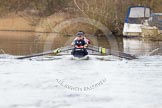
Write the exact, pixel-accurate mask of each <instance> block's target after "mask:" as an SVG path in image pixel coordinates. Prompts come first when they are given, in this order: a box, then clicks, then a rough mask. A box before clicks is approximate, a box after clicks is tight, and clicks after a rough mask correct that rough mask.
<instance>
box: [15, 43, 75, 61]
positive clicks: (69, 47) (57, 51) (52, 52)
mask: <svg viewBox="0 0 162 108" xmlns="http://www.w3.org/2000/svg"><path fill="white" fill-rule="evenodd" d="M72 49H73V47H71V46H67V47H63V48H57V49H55V50H52V51H46V52H42V53H37V54H32V55H27V56H23V57H17V58H16V59H25V58H31V57H37V56H43V55H49V54H58V53H60V52H64V51H68V50H72Z"/></svg>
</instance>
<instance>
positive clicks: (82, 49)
mask: <svg viewBox="0 0 162 108" xmlns="http://www.w3.org/2000/svg"><path fill="white" fill-rule="evenodd" d="M76 35H77V37H76V38H75V39H74V41H73V42H72V45H73V46H74V49H73V50H72V52H71V54H72V55H73V56H74V57H84V56H86V55H88V52H87V49H86V48H87V46H88V45H87V42H86V41H85V39H84V33H83V32H78V33H77V34H76Z"/></svg>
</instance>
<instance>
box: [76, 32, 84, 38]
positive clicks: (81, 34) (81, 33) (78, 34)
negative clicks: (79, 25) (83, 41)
mask: <svg viewBox="0 0 162 108" xmlns="http://www.w3.org/2000/svg"><path fill="white" fill-rule="evenodd" d="M76 35H77V36H78V37H80V36H83V35H84V33H83V32H78V33H77V34H76Z"/></svg>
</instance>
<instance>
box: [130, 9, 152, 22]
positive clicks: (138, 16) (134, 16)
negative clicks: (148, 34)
mask: <svg viewBox="0 0 162 108" xmlns="http://www.w3.org/2000/svg"><path fill="white" fill-rule="evenodd" d="M150 13H151V10H150V8H146V7H132V8H130V11H129V16H128V20H127V21H128V22H129V23H130V24H141V23H143V22H144V20H146V19H148V18H149V17H150Z"/></svg>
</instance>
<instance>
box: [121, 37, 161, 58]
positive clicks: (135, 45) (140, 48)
mask: <svg viewBox="0 0 162 108" xmlns="http://www.w3.org/2000/svg"><path fill="white" fill-rule="evenodd" d="M123 45H124V52H127V53H132V54H135V55H158V54H160V55H161V53H162V41H151V40H144V39H137V38H136V39H123Z"/></svg>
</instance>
